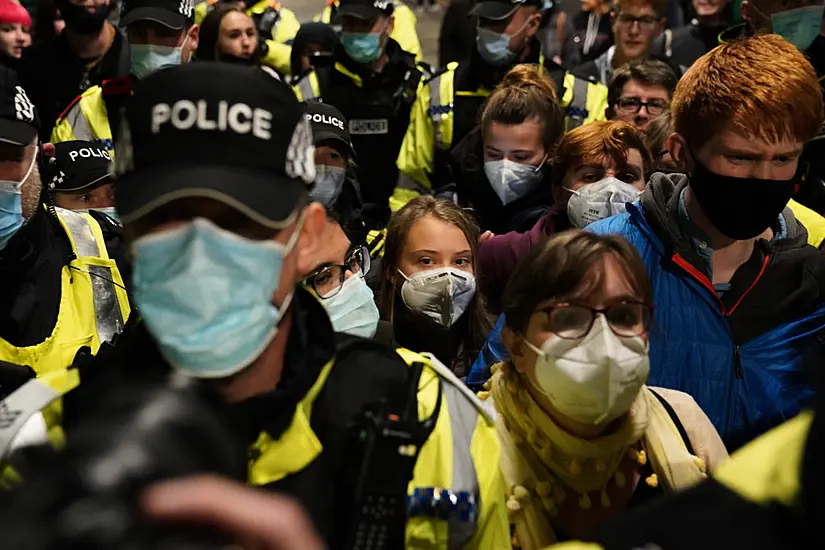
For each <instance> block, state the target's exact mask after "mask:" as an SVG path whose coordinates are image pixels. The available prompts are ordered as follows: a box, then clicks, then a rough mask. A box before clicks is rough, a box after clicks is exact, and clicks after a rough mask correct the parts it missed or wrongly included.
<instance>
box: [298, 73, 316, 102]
mask: <svg viewBox="0 0 825 550" xmlns="http://www.w3.org/2000/svg"><path fill="white" fill-rule="evenodd" d="M311 76H312V75H311V74H308V75H307V76H305V77H304V78H302V79H301V80H299V81H298V91H299V92H301V100H302V101H310V100H312V99H315V98H316V97H318V95H317V94H316V93H315V89H313V87H312V80H311Z"/></svg>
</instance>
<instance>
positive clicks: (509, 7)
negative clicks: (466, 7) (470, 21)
mask: <svg viewBox="0 0 825 550" xmlns="http://www.w3.org/2000/svg"><path fill="white" fill-rule="evenodd" d="M542 5H543V2H542V0H481V1H480V2H478V3H477V4H476V5H475V6H474V7H473V9H472V11H471V12H470V13H471V14H472V15H477V16H478V17H480V18H482V19H490V20H491V21H501V20H502V19H507V18H508V17H510V16H511V15H513V14H514V13H515V12H516V10H517V9H519V8H523V7H525V6H535V7H537V8H541V7H542Z"/></svg>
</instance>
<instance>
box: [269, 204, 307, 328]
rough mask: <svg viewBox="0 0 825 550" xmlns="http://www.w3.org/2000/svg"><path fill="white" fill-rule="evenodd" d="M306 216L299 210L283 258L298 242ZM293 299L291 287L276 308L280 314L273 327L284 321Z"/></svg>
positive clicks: (293, 290) (303, 211) (293, 293)
mask: <svg viewBox="0 0 825 550" xmlns="http://www.w3.org/2000/svg"><path fill="white" fill-rule="evenodd" d="M305 214H306V210H301V214H300V215H299V216H298V223H296V224H295V230H294V231H293V232H292V235H290V237H289V240H288V241H287V243H286V245H285V246H284V248H283V250H284V258H286V257H287V256H288V255H289V254H290V253H292V250H293V249H294V248H295V244H296V243H297V242H298V238H299V237H300V235H301V230H302V229H303V228H304V215H305ZM294 297H295V286H294V285H293V287H292V292H290V293H289V294H288V295H287V297H286V298H284V301H283V303H281V307H279V308H278V312H279V313H280V317H279V318H278V324H277V325H275V326H279V325H280V324H281V321H283V320H284V314H285V313H286V312H287V311H288V310H289V306H291V305H292V299H293V298H294Z"/></svg>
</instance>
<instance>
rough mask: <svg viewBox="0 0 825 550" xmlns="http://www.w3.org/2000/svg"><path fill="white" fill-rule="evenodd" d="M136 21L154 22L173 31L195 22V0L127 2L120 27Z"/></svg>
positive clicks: (131, 0) (129, 0)
mask: <svg viewBox="0 0 825 550" xmlns="http://www.w3.org/2000/svg"><path fill="white" fill-rule="evenodd" d="M136 21H154V22H156V23H160V24H161V25H163V26H164V27H169V28H170V29H173V30H178V29H182V28H184V27H185V26H186V25H187V24H189V25H191V24H192V23H194V22H195V3H194V0H126V3H125V4H124V5H123V13H122V14H121V16H120V25H121V26H122V27H126V26H128V25H131V24H132V23H134V22H136Z"/></svg>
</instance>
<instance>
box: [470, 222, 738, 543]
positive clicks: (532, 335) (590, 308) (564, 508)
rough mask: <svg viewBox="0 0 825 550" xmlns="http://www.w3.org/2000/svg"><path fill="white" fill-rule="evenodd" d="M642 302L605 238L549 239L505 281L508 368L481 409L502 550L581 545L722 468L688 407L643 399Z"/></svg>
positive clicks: (630, 252)
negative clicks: (492, 414) (489, 431)
mask: <svg viewBox="0 0 825 550" xmlns="http://www.w3.org/2000/svg"><path fill="white" fill-rule="evenodd" d="M651 300H652V290H651V285H650V281H649V280H648V278H647V273H646V271H645V268H644V265H643V263H642V260H641V258H640V257H639V255H638V254H637V252H636V250H635V249H634V248H633V247H632V246H631V245H630V244H629V243H628V242H627V241H625V240H624V239H623V238H621V237H618V236H611V235H601V236H600V235H595V234H592V233H588V232H584V231H568V232H565V233H561V234H559V235H557V236H555V237H553V238H551V239H548V240H546V241H543V242H542V243H541V244H539V245H538V246H536V247H535V248H534V249H533V250H532V251H531V252H530V254H529V255H528V256H526V257H525V259H524V260H523V262H522V263H521V264H520V265H519V266H518V267H517V268H516V269H515V271H514V272H513V274H512V276H511V278H510V281H509V283H508V285H507V289H506V291H505V294H504V304H503V305H504V315H505V319H506V321H505V328H504V330H503V331H502V337H503V339H504V343H505V345H506V346H507V349H508V351H509V352H510V357H511V359H510V360H508V361H507V362H505V363H501V364H499V365H496V367H494V375H493V377H492V379H491V380H490V381H489V382H488V389H489V392H484V393H483V394H482V398H488V399H490V401H491V402H492V404H493V405H494V406H495V409H496V412H497V414H498V420H497V430H498V434H499V437H500V439H501V445H502V457H501V462H502V472H503V474H504V478H505V480H506V482H507V487H508V492H509V494H508V495H507V496H508V501H507V506H508V509H509V510H510V514H511V520H512V522H513V524H514V536H513V544H514V546H516V547H520V548H523V549H525V550H534V549H539V548H543V547H545V546H548V545H550V544H553V543H555V542H558V541H561V540H566V539H569V538H579V539H581V538H587V536H588V535H589V534H591V533H593V532H594V531H595V529H597V528H598V527H599V526H600V525H601V524H602V523H603V522H605V521H606V520H608V519H611V518H613V517H615V516H616V515H617V514H619V513H620V512H621V511H622V510H624V509H626V508H628V507H631V506H636V505H638V504H640V503H642V502H645V501H647V500H649V499H650V498H655V497H656V496H658V495H660V494H662V493H663V492H670V491H676V490H680V489H684V488H686V487H689V486H691V485H693V484H695V483H697V482H699V481H700V480H701V479H703V478H704V477H705V476H706V474H707V471H708V469H709V468H712V467H714V466H716V465H717V464H718V463H719V462H720V461H722V460H724V459H725V458H727V456H728V455H727V452H726V450H725V447H724V445H723V443H722V440H721V439H720V438H719V435H718V434H717V433H716V430H715V429H714V427H713V425H712V424H711V423H710V421H709V420H708V418H707V416H705V414H704V413H703V412H702V410H701V409H700V408H699V406H698V405H697V404H696V402H695V401H694V400H693V398H692V397H690V396H689V395H687V394H684V393H681V392H677V391H673V390H665V389H661V388H648V387H647V386H645V381H646V380H647V375H648V370H649V361H648V343H647V331H648V330H649V329H651V327H650V321H651V318H652V309H653V305H652V304H651Z"/></svg>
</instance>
